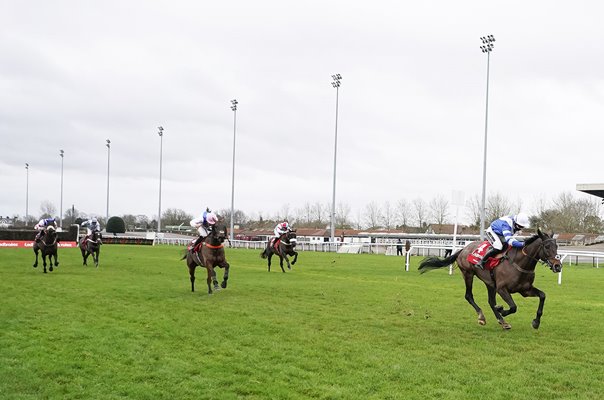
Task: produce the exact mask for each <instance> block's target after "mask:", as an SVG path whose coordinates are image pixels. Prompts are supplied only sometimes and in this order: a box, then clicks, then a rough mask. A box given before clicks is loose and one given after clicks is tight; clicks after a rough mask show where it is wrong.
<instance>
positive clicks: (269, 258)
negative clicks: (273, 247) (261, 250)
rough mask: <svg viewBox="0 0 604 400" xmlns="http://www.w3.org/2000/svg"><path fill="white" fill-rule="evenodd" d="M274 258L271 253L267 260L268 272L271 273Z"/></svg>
mask: <svg viewBox="0 0 604 400" xmlns="http://www.w3.org/2000/svg"><path fill="white" fill-rule="evenodd" d="M272 258H273V253H269V254H268V257H267V260H268V272H271V259H272Z"/></svg>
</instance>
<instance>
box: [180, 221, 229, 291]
mask: <svg viewBox="0 0 604 400" xmlns="http://www.w3.org/2000/svg"><path fill="white" fill-rule="evenodd" d="M226 237H227V228H226V224H225V223H224V222H223V221H218V222H216V224H215V225H214V226H213V227H212V230H211V232H210V233H209V235H208V236H206V238H205V239H204V240H203V242H201V243H200V244H199V245H198V246H196V247H195V248H193V249H190V250H186V254H185V255H184V256H183V257H182V258H181V260H184V259H186V260H187V266H188V267H189V276H190V279H191V292H194V291H195V268H197V266H200V267H204V268H205V269H206V270H207V273H208V277H207V282H208V294H212V293H213V292H212V283H213V284H214V290H220V287H222V288H223V289H226V287H227V281H228V279H229V268H230V266H229V263H228V262H227V261H226V257H225V255H224V241H225V239H226ZM216 267H220V268H224V275H223V278H222V283H221V284H220V286H218V280H217V279H216V271H215V270H214V268H216Z"/></svg>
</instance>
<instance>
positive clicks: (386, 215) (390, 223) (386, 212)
mask: <svg viewBox="0 0 604 400" xmlns="http://www.w3.org/2000/svg"><path fill="white" fill-rule="evenodd" d="M380 216H381V222H382V226H383V227H384V228H386V229H388V230H390V229H392V228H393V227H394V208H392V206H390V202H389V201H385V202H384V205H383V207H382V213H381V215H380Z"/></svg>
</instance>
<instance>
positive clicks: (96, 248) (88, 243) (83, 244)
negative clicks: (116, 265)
mask: <svg viewBox="0 0 604 400" xmlns="http://www.w3.org/2000/svg"><path fill="white" fill-rule="evenodd" d="M102 244H103V243H102V241H101V233H100V232H99V231H94V232H92V236H91V237H88V236H84V237H83V238H82V240H81V241H80V243H79V247H80V251H81V252H82V259H83V262H82V265H88V264H87V263H86V260H87V259H88V256H92V260H93V261H94V266H95V267H97V268H98V267H99V254H100V253H101V245H102Z"/></svg>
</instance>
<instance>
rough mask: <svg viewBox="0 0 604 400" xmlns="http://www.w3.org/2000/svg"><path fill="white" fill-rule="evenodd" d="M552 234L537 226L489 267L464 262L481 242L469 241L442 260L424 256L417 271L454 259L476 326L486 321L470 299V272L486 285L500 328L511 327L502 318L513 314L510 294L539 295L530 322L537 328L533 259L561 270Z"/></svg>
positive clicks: (542, 298)
mask: <svg viewBox="0 0 604 400" xmlns="http://www.w3.org/2000/svg"><path fill="white" fill-rule="evenodd" d="M552 236H553V234H552V235H548V234H546V233H543V232H541V230H540V229H538V230H537V234H536V235H534V236H531V237H530V238H528V239H527V240H526V242H525V245H524V247H522V248H512V249H510V250H509V251H507V252H506V254H505V255H503V257H502V261H501V263H500V264H499V265H498V266H497V267H495V268H494V269H492V270H487V269H485V270H482V269H479V268H477V267H476V266H475V264H472V263H471V262H470V261H468V256H469V255H470V254H472V252H474V250H476V248H477V247H479V246H481V245H482V243H481V242H472V243H470V244H468V245H467V246H466V247H464V248H463V249H461V250H459V251H457V252H456V253H455V254H453V255H451V256H449V257H447V258H444V259H441V258H438V257H428V258H426V259H424V260H423V261H422V262H421V263H420V266H419V270H420V271H421V272H422V273H424V272H427V271H430V270H432V269H437V268H442V267H446V266H448V265H451V264H453V262H457V265H458V266H459V270H460V271H461V273H462V275H463V279H464V281H465V284H466V295H465V298H466V300H467V301H468V303H470V305H471V306H472V307H474V310H475V311H476V313H477V315H478V323H479V324H480V325H484V324H486V319H485V317H484V314H483V312H482V309H481V308H480V307H479V306H478V305H477V304H476V302H475V301H474V295H473V293H472V283H473V281H474V275H476V276H477V277H478V278H479V279H480V280H481V281H483V282H484V284H485V285H486V287H487V292H488V299H489V305H490V306H491V309H492V310H493V313H494V314H495V318H497V321H498V322H499V324H500V325H501V326H502V328H503V329H511V327H512V326H511V325H510V324H509V323H507V322H506V321H505V319H504V318H503V317H505V316H507V315H509V314H513V313H515V312H516V309H517V307H516V303H514V300H513V299H512V293H520V294H521V295H522V296H523V297H539V307H538V308H537V315H536V316H535V319H533V322H532V326H533V328H535V329H538V328H539V325H540V324H541V316H542V315H543V305H544V303H545V293H543V292H542V291H541V290H539V289H537V288H536V287H534V286H533V282H534V280H535V267H536V265H537V261H542V262H544V263H545V264H547V266H548V267H549V268H550V269H551V270H552V272H555V273H557V272H560V271H561V270H562V263H561V261H560V257H559V256H558V245H557V243H556V239H554V238H553V237H552ZM497 294H499V296H501V298H502V299H503V301H505V302H506V303H507V304H508V306H509V309H507V310H505V309H504V308H503V306H500V305H497V303H496V298H495V297H496V295H497Z"/></svg>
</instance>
